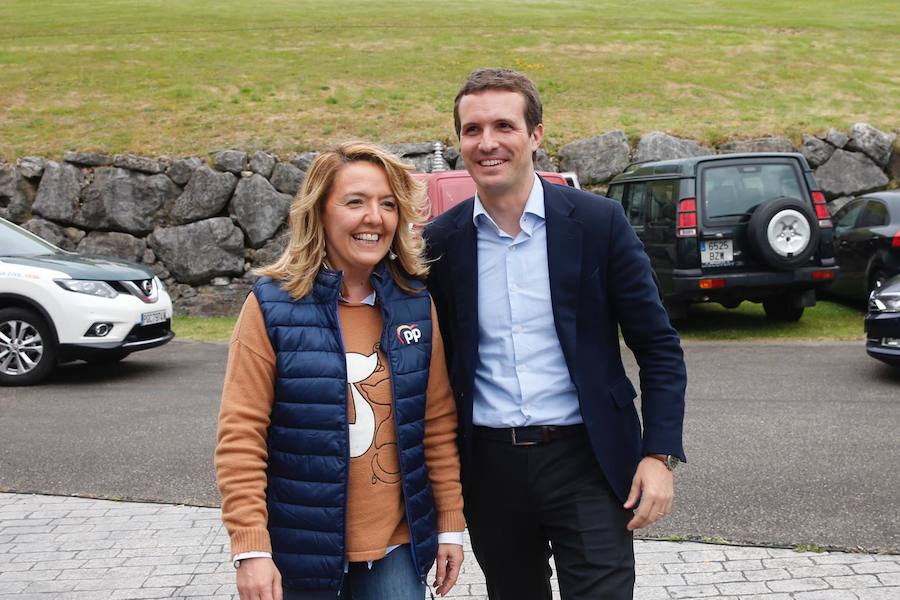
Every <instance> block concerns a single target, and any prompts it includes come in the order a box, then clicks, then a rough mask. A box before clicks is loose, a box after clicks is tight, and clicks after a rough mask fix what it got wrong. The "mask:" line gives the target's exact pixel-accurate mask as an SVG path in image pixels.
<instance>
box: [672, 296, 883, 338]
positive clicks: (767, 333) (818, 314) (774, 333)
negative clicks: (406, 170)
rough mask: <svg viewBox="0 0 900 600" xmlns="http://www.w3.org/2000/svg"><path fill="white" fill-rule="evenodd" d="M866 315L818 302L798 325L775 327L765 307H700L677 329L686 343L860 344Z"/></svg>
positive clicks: (693, 310) (835, 303) (851, 309)
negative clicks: (809, 341) (801, 341)
mask: <svg viewBox="0 0 900 600" xmlns="http://www.w3.org/2000/svg"><path fill="white" fill-rule="evenodd" d="M865 314H866V313H865V310H864V309H863V308H862V307H850V306H847V305H845V304H841V303H837V302H830V301H827V300H819V301H818V302H817V303H816V305H815V306H814V307H812V308H807V309H806V310H805V311H804V312H803V317H802V318H801V319H800V320H799V321H797V322H796V323H773V322H771V321H769V320H768V319H766V315H765V313H764V312H763V307H762V304H753V303H752V302H744V303H742V304H741V305H740V306H739V307H738V308H736V309H733V310H729V309H726V308H723V307H722V306H721V305H719V304H697V305H693V306H691V307H690V309H689V313H688V318H687V319H685V320H684V321H678V322H676V323H675V328H676V329H678V333H679V334H681V337H682V338H684V339H686V340H754V339H778V340H787V339H812V340H818V339H822V340H859V339H863V337H865V336H864V332H863V317H865Z"/></svg>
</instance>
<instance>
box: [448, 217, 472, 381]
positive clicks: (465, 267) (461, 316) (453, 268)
mask: <svg viewBox="0 0 900 600" xmlns="http://www.w3.org/2000/svg"><path fill="white" fill-rule="evenodd" d="M456 225H457V229H456V231H455V232H454V233H453V234H452V235H451V236H450V237H449V239H448V240H447V247H448V250H449V251H448V255H449V256H453V262H452V263H451V265H450V273H451V281H452V282H453V291H452V294H453V297H454V300H455V302H454V304H455V307H456V327H455V328H456V331H457V335H458V340H457V341H456V342H455V343H456V344H457V347H456V351H457V352H459V353H460V356H461V359H462V360H463V361H464V362H463V371H462V372H464V373H471V374H472V380H471V381H466V382H460V383H462V384H463V385H464V386H465V388H466V389H468V390H469V391H471V389H472V386H473V385H474V377H475V362H476V359H477V357H478V234H477V231H476V229H475V224H474V223H473V222H472V211H469V210H466V211H462V213H461V215H460V217H459V218H458V219H457V221H456Z"/></svg>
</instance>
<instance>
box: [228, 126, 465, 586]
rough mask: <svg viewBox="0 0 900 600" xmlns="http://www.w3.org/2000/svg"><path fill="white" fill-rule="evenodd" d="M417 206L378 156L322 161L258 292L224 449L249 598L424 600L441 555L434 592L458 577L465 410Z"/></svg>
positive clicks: (353, 146) (236, 354) (243, 329)
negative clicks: (434, 302) (459, 415)
mask: <svg viewBox="0 0 900 600" xmlns="http://www.w3.org/2000/svg"><path fill="white" fill-rule="evenodd" d="M424 202H425V199H424V193H423V191H422V188H421V186H420V185H419V184H417V183H416V182H415V181H414V180H413V179H412V177H411V176H410V174H409V172H408V171H407V168H406V166H405V165H403V163H401V162H399V161H398V160H397V159H396V158H395V157H393V156H392V155H391V154H389V153H387V152H386V151H385V150H383V149H381V148H379V147H378V146H375V145H372V144H367V143H363V142H350V143H345V144H341V145H339V146H337V147H336V148H334V149H333V150H330V151H327V152H324V153H322V154H320V155H319V156H318V158H316V160H315V162H313V164H312V166H311V167H310V169H309V172H308V173H307V176H306V180H305V181H304V183H303V188H302V189H301V191H300V193H299V194H298V195H297V198H296V200H295V202H294V204H293V206H292V208H291V214H290V240H289V242H288V245H287V248H286V249H285V251H284V253H283V254H282V256H281V258H279V259H278V261H276V262H275V263H274V264H272V265H270V266H268V267H266V268H263V269H261V270H260V274H261V275H263V277H261V278H260V280H259V281H258V282H257V283H256V284H255V285H254V287H253V291H252V293H251V294H250V295H249V296H248V297H247V301H246V302H245V304H244V307H243V309H242V311H241V315H240V317H239V319H238V321H237V323H236V325H235V330H234V334H233V336H232V340H231V348H230V352H229V357H228V368H227V371H226V375H225V386H224V390H223V393H222V408H221V413H220V416H219V432H218V438H219V444H218V447H217V448H216V474H217V479H218V483H219V490H220V492H221V494H222V518H223V521H224V523H225V526H226V528H227V529H228V532H229V534H230V536H231V550H232V555H233V556H234V558H235V561H236V566H237V586H238V590H239V592H240V595H241V599H242V600H248V599H249V600H256V599H257V598H259V599H264V600H265V599H269V598H272V599H275V600H277V599H279V598H281V597H282V588H283V590H284V596H283V597H284V598H285V600H293V599H297V600H299V599H304V600H305V599H318V598H335V597H337V596H338V595H339V594H340V595H341V596H342V597H345V598H352V599H353V600H366V599H372V600H376V599H391V600H395V599H396V600H406V599H407V598H408V599H410V600H412V599H413V598H415V599H418V600H421V599H422V598H423V597H424V594H425V577H426V575H427V573H428V570H429V569H430V568H431V565H432V564H433V563H434V561H435V558H436V559H437V569H436V581H435V584H434V585H435V586H436V590H435V591H436V592H437V593H438V594H439V595H445V594H446V593H447V592H448V591H449V590H450V588H451V587H452V586H453V584H454V583H455V582H456V578H457V576H458V574H459V568H460V566H461V563H462V545H461V544H462V531H463V529H464V528H465V521H464V518H463V515H462V507H463V506H462V504H463V503H462V495H461V488H460V484H459V457H458V455H457V450H456V409H455V405H454V402H453V397H452V393H451V391H450V389H449V385H448V381H447V372H446V367H445V364H444V355H443V347H442V344H441V336H440V332H439V330H438V323H437V318H436V316H435V313H434V310H433V307H432V306H431V300H430V298H429V296H428V294H427V292H426V291H425V290H424V287H423V286H422V284H421V283H420V282H419V281H417V279H421V278H423V277H424V276H425V275H426V274H427V271H428V268H427V265H426V264H425V262H424V260H423V258H422V254H421V250H422V240H421V238H420V237H419V236H417V235H415V234H414V233H413V231H412V225H414V224H417V223H418V222H419V221H420V220H421V215H423V214H424V213H425V211H424V210H422V209H423V206H424ZM432 490H433V493H432Z"/></svg>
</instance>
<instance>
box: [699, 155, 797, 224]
mask: <svg viewBox="0 0 900 600" xmlns="http://www.w3.org/2000/svg"><path fill="white" fill-rule="evenodd" d="M701 178H702V183H701V190H702V194H703V198H702V202H703V209H704V216H705V217H706V218H712V219H714V218H716V217H728V216H740V215H744V214H747V213H749V212H750V210H751V209H753V208H754V207H756V206H757V205H759V204H761V203H762V202H765V201H766V200H769V199H771V198H777V197H779V196H788V197H790V198H803V193H802V191H801V187H800V181H799V179H798V177H797V172H796V170H795V169H794V167H792V166H791V165H787V164H752V165H726V166H720V167H707V168H705V169H703V171H702V177H701Z"/></svg>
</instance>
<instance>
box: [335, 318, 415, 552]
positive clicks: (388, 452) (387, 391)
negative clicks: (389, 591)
mask: <svg viewBox="0 0 900 600" xmlns="http://www.w3.org/2000/svg"><path fill="white" fill-rule="evenodd" d="M338 316H339V318H340V320H341V331H342V332H343V336H344V349H345V351H346V352H347V388H348V389H347V422H348V423H349V426H350V482H349V504H348V509H349V510H348V511H347V560H349V561H351V562H357V561H366V560H376V559H379V558H381V557H382V556H383V555H384V550H385V548H386V547H389V546H393V545H396V544H405V543H407V542H409V529H408V528H407V526H406V520H405V515H404V508H403V492H402V488H401V486H400V462H399V461H400V458H399V455H398V452H397V429H396V426H395V421H394V402H393V398H392V395H391V380H390V373H389V371H388V369H387V367H386V365H387V362H386V358H385V356H384V353H383V352H382V351H381V347H380V346H381V344H380V338H381V331H382V327H383V324H382V318H381V311H380V310H379V309H378V307H377V306H369V305H366V304H362V305H351V304H341V305H339V307H338Z"/></svg>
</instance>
